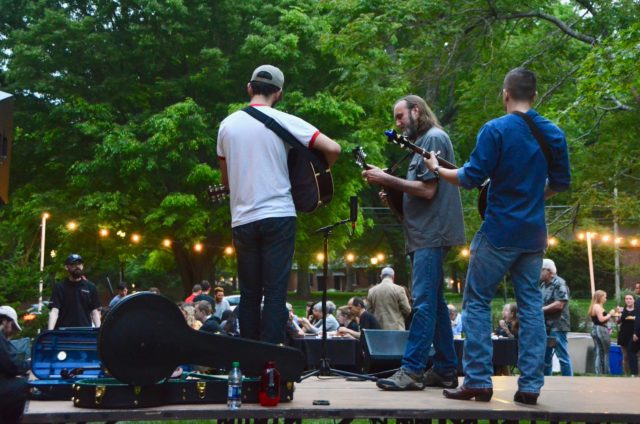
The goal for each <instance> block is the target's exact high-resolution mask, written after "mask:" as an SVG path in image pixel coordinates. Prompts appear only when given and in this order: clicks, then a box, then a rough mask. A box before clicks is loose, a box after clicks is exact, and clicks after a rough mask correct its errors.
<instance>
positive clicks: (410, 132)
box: [402, 114, 418, 140]
mask: <svg viewBox="0 0 640 424" xmlns="http://www.w3.org/2000/svg"><path fill="white" fill-rule="evenodd" d="M402 135H404V136H405V137H407V138H408V139H409V140H416V139H417V138H418V124H417V123H416V120H415V119H413V116H411V114H409V124H408V125H407V126H406V127H404V131H403V132H402Z"/></svg>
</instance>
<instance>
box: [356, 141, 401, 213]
mask: <svg viewBox="0 0 640 424" xmlns="http://www.w3.org/2000/svg"><path fill="white" fill-rule="evenodd" d="M351 154H352V155H353V159H354V161H355V162H356V164H357V165H358V166H359V167H360V168H362V169H364V170H367V169H371V167H370V166H369V165H367V162H366V160H365V158H366V157H367V154H366V153H365V152H364V149H363V148H362V147H361V146H357V147H355V148H354V149H353V150H352V151H351ZM384 172H386V173H388V174H391V175H393V173H391V172H390V171H389V170H387V169H385V170H384ZM382 191H383V192H384V193H385V194H386V199H387V206H388V207H389V210H390V211H391V212H392V213H393V214H394V215H395V217H396V218H397V219H398V221H400V222H402V219H403V209H402V197H403V195H404V193H403V192H401V191H399V190H395V189H393V188H391V187H387V186H382Z"/></svg>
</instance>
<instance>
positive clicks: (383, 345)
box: [361, 329, 409, 373]
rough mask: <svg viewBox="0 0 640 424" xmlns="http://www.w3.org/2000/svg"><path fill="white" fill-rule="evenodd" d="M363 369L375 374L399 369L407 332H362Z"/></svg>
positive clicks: (407, 336) (407, 337)
mask: <svg viewBox="0 0 640 424" xmlns="http://www.w3.org/2000/svg"><path fill="white" fill-rule="evenodd" d="M361 339H362V345H363V347H364V369H365V371H366V372H369V373H375V372H381V371H386V370H392V369H395V368H399V367H400V362H401V361H402V357H403V356H404V350H405V347H406V346H407V340H408V339H409V332H408V331H403V330H366V329H363V330H362V337H361Z"/></svg>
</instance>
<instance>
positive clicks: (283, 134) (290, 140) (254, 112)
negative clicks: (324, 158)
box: [242, 106, 324, 169]
mask: <svg viewBox="0 0 640 424" xmlns="http://www.w3.org/2000/svg"><path fill="white" fill-rule="evenodd" d="M242 110H243V111H244V112H246V113H248V114H249V115H251V116H252V117H254V118H255V119H257V120H258V121H260V122H262V123H263V124H264V125H265V127H267V128H269V129H270V130H271V131H273V132H274V133H276V134H277V135H278V137H280V138H281V139H282V140H283V141H284V142H286V143H287V144H289V145H290V146H291V147H292V148H294V149H298V150H299V151H300V152H301V153H303V154H304V156H305V157H306V158H307V160H308V161H309V162H311V163H312V164H313V166H314V167H315V169H323V168H324V166H323V165H322V164H321V163H320V161H319V160H318V158H317V157H315V156H314V155H313V154H311V152H309V149H307V148H306V147H304V145H303V144H302V143H301V142H300V141H299V140H298V139H296V138H295V137H294V136H293V134H291V133H290V132H289V131H287V130H286V129H285V128H283V127H282V125H280V124H279V123H278V122H277V121H276V120H275V119H273V118H272V117H270V116H268V115H266V114H265V113H263V112H260V111H259V110H258V109H256V108H255V107H253V106H247V107H245V108H244V109H242Z"/></svg>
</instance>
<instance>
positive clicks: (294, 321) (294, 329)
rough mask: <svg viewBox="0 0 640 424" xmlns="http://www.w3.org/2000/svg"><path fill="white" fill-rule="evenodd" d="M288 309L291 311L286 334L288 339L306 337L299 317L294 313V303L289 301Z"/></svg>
mask: <svg viewBox="0 0 640 424" xmlns="http://www.w3.org/2000/svg"><path fill="white" fill-rule="evenodd" d="M287 311H289V319H287V331H286V336H287V339H288V340H291V339H297V338H300V337H304V331H303V330H302V328H300V325H299V324H298V321H299V318H298V317H297V316H296V315H295V314H294V313H293V305H292V304H291V303H288V302H287Z"/></svg>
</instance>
